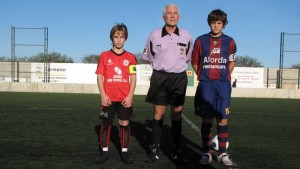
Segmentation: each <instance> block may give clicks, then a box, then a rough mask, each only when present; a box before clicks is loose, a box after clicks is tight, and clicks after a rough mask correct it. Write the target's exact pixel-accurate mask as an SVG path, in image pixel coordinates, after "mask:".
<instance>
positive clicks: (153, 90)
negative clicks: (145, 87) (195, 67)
mask: <svg viewBox="0 0 300 169" xmlns="http://www.w3.org/2000/svg"><path fill="white" fill-rule="evenodd" d="M187 84H188V80H187V75H186V72H185V71H184V72H182V73H167V72H162V71H156V70H153V73H152V76H151V80H150V88H149V91H148V94H147V97H146V102H148V103H153V104H155V105H165V106H167V105H172V106H181V105H183V104H184V101H185V93H186V88H187Z"/></svg>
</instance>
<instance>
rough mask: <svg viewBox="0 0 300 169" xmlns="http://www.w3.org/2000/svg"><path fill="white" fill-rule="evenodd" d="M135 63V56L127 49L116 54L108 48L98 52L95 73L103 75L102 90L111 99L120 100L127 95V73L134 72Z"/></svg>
mask: <svg viewBox="0 0 300 169" xmlns="http://www.w3.org/2000/svg"><path fill="white" fill-rule="evenodd" d="M136 63H137V61H136V58H135V56H134V55H133V54H132V53H129V52H127V51H124V52H123V53H121V54H116V53H115V52H114V51H113V50H109V51H105V52H103V53H101V54H100V57H99V62H98V65H97V70H96V74H101V75H103V77H104V82H103V84H104V90H105V92H106V95H107V96H108V97H109V98H110V100H111V101H116V102H120V101H122V100H123V99H124V98H125V97H127V95H128V93H129V91H130V78H129V75H131V74H136V72H135V65H136ZM133 69H134V71H130V70H133Z"/></svg>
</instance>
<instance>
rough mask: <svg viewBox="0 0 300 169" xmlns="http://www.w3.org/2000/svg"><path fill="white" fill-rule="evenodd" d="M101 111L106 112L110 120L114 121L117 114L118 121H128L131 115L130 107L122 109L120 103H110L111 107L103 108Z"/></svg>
mask: <svg viewBox="0 0 300 169" xmlns="http://www.w3.org/2000/svg"><path fill="white" fill-rule="evenodd" d="M102 111H104V112H107V113H108V117H109V118H111V119H114V118H115V114H117V117H118V119H120V120H129V119H130V117H132V114H133V109H132V107H124V106H123V105H122V103H121V102H112V103H111V105H109V106H104V107H103V109H102Z"/></svg>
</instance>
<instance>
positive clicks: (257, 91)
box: [0, 82, 300, 99]
mask: <svg viewBox="0 0 300 169" xmlns="http://www.w3.org/2000/svg"><path fill="white" fill-rule="evenodd" d="M148 88H149V86H148V85H144V86H143V85H138V86H137V87H136V90H135V94H136V95H146V94H147V91H148ZM0 91H4V92H41V93H94V94H97V93H99V91H98V87H97V85H96V84H63V83H59V84H52V83H12V82H0ZM195 91H196V87H188V88H187V93H186V95H187V96H194V94H195ZM232 97H249V98H287V99H300V90H299V89H270V88H269V89H266V88H233V89H232Z"/></svg>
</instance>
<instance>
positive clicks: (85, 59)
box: [81, 54, 99, 63]
mask: <svg viewBox="0 0 300 169" xmlns="http://www.w3.org/2000/svg"><path fill="white" fill-rule="evenodd" d="M98 60H99V55H96V54H91V55H88V56H85V57H83V58H82V59H81V62H82V63H98Z"/></svg>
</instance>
